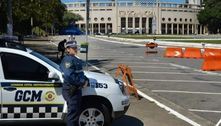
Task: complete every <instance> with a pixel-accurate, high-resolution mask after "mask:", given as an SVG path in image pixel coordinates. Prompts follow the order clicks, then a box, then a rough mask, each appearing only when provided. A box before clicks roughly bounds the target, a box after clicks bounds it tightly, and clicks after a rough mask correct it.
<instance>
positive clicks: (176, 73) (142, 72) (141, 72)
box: [133, 71, 217, 76]
mask: <svg viewBox="0 0 221 126" xmlns="http://www.w3.org/2000/svg"><path fill="white" fill-rule="evenodd" d="M133 73H138V74H167V75H202V76H209V75H208V74H204V73H178V72H145V71H133ZM211 76H214V75H212V74H211ZM215 76H217V75H215Z"/></svg>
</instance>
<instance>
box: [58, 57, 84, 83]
mask: <svg viewBox="0 0 221 126" xmlns="http://www.w3.org/2000/svg"><path fill="white" fill-rule="evenodd" d="M82 66H83V62H82V61H81V60H80V59H79V58H77V57H75V56H70V55H66V56H65V57H64V58H63V60H62V61H61V64H60V69H61V71H62V72H63V77H64V85H66V84H67V85H75V86H77V87H81V86H83V85H84V84H85V80H86V77H85V76H84V72H83V68H82Z"/></svg>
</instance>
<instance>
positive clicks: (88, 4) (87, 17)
mask: <svg viewBox="0 0 221 126" xmlns="http://www.w3.org/2000/svg"><path fill="white" fill-rule="evenodd" d="M89 13H90V0H87V1H86V24H85V30H86V43H88V34H89V17H90V14H89ZM86 69H87V70H88V50H87V52H86Z"/></svg>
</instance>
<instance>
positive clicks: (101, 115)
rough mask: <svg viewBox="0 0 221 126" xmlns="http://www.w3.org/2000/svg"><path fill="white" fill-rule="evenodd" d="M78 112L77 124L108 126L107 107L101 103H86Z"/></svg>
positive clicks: (108, 115) (109, 119)
mask: <svg viewBox="0 0 221 126" xmlns="http://www.w3.org/2000/svg"><path fill="white" fill-rule="evenodd" d="M82 106H84V107H83V108H82V110H81V112H80V116H79V120H78V122H79V126H90V125H93V126H110V125H111V117H110V113H109V111H108V108H107V107H106V106H105V105H103V104H93V103H87V104H86V105H82Z"/></svg>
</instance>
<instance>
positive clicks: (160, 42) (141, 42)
mask: <svg viewBox="0 0 221 126" xmlns="http://www.w3.org/2000/svg"><path fill="white" fill-rule="evenodd" d="M92 38H93V37H92ZM95 38H99V39H106V40H113V41H120V42H129V43H136V44H139V45H142V46H144V44H145V43H147V42H152V41H153V39H127V38H118V37H108V36H95ZM194 40H197V39H194ZM155 42H156V43H158V45H159V46H180V47H198V48H202V47H203V46H202V44H203V43H190V42H172V41H171V42H170V41H163V40H156V41H155ZM204 44H205V43H204ZM205 47H210V48H221V44H209V43H208V44H205Z"/></svg>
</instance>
